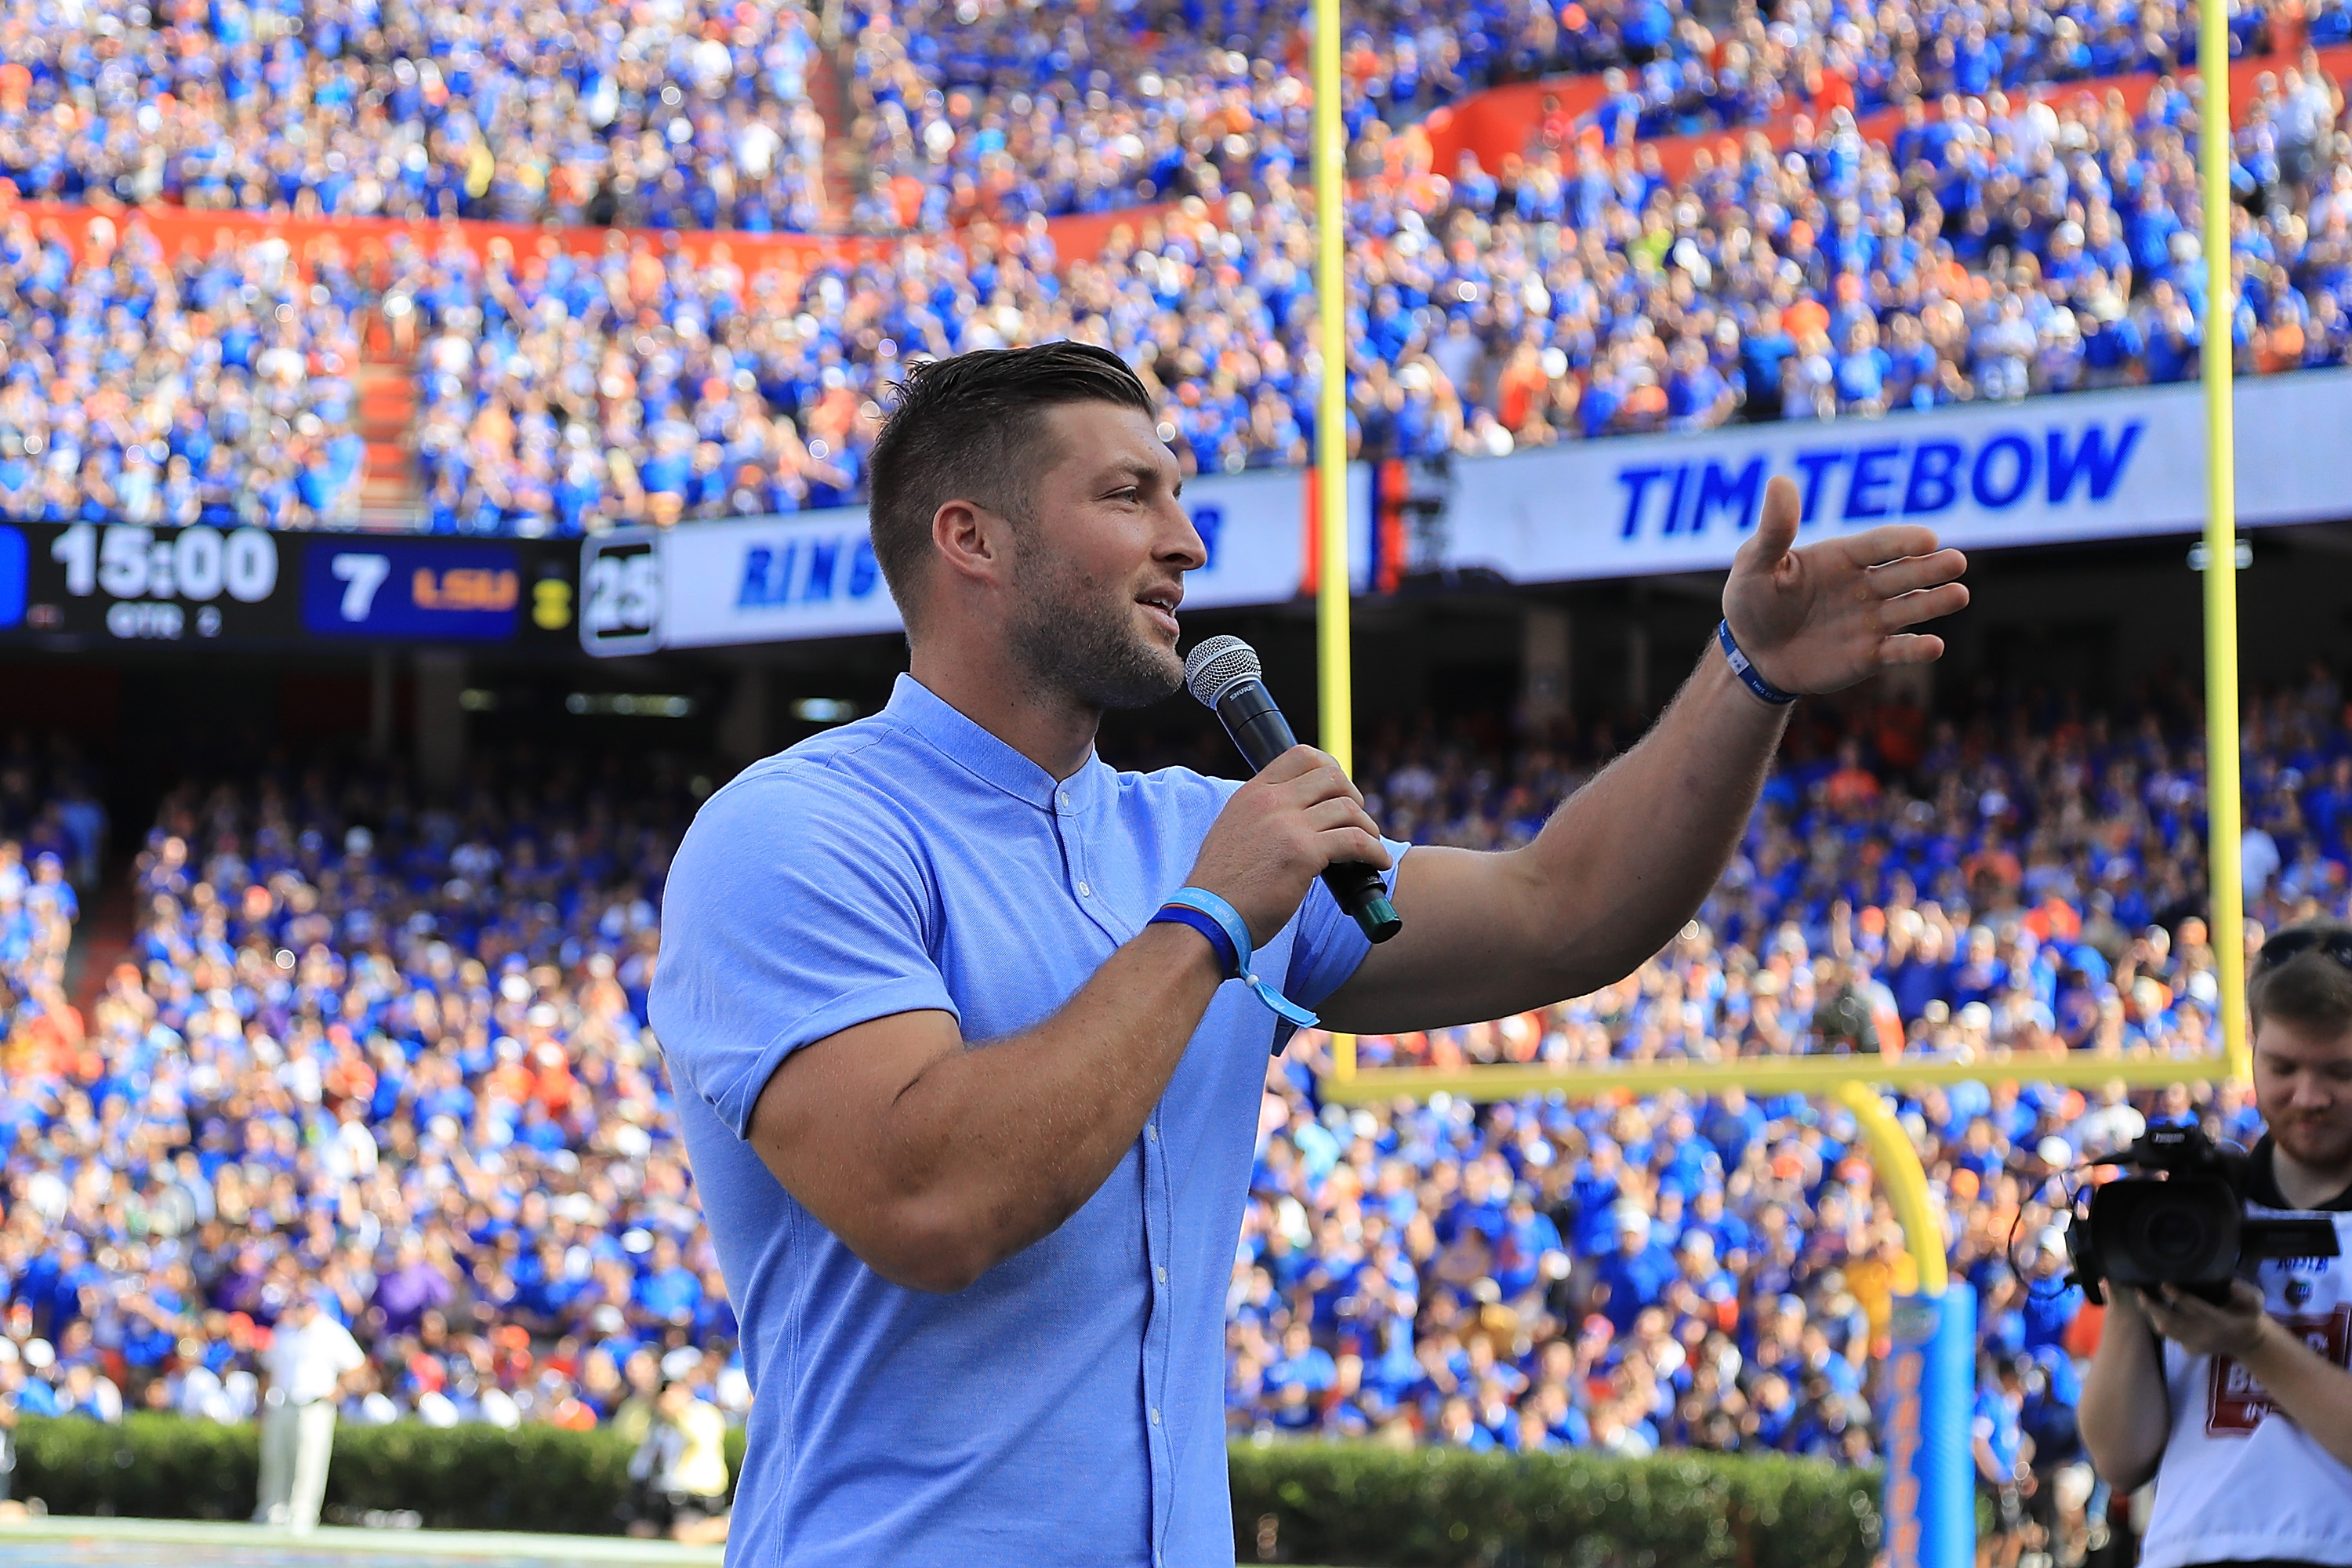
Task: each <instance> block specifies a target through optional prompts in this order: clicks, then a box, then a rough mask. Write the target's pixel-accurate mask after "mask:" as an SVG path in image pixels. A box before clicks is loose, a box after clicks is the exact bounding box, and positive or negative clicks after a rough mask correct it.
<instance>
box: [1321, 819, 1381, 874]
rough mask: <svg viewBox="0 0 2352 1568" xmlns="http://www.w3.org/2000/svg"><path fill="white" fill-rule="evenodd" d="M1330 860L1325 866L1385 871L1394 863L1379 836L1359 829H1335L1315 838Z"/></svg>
mask: <svg viewBox="0 0 2352 1568" xmlns="http://www.w3.org/2000/svg"><path fill="white" fill-rule="evenodd" d="M1316 842H1317V843H1318V844H1320V845H1321V846H1322V847H1323V848H1324V850H1325V852H1326V853H1327V854H1328V855H1329V857H1330V858H1329V859H1328V860H1326V861H1325V862H1324V864H1325V865H1327V866H1345V865H1350V864H1354V865H1360V866H1376V867H1378V868H1380V869H1381V870H1383V871H1385V870H1387V869H1388V868H1390V866H1391V865H1393V864H1394V863H1395V862H1394V861H1393V860H1391V858H1390V857H1389V847H1388V846H1387V845H1385V844H1383V843H1381V838H1380V835H1379V834H1377V833H1368V832H1366V831H1365V830H1364V829H1362V828H1360V827H1335V828H1332V829H1331V830H1330V831H1329V832H1328V833H1322V834H1318V835H1317V836H1316Z"/></svg>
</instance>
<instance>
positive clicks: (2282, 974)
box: [2246, 920, 2352, 1039]
mask: <svg viewBox="0 0 2352 1568" xmlns="http://www.w3.org/2000/svg"><path fill="white" fill-rule="evenodd" d="M2305 933H2309V934H2308V936H2306V935H2305ZM2280 945H2289V946H2293V947H2294V952H2292V953H2290V954H2288V955H2287V956H2285V957H2284V958H2279V959H2276V960H2273V959H2272V958H2271V957H2270V956H2269V954H2270V953H2271V952H2273V951H2274V950H2275V949H2276V948H2277V947H2279V946H2280ZM2263 953H2264V956H2263V958H2261V959H2258V960H2257V961H2256V962H2255V964H2254V973H2253V976H2252V979H2250V980H2249V981H2247V983H2246V1012H2247V1013H2248V1014H2249V1015H2250V1016H2252V1019H2253V1021H2254V1022H2255V1023H2256V1024H2260V1023H2261V1022H2262V1021H2263V1019H2265V1018H2276V1019H2279V1020H2280V1021H2281V1022H2283V1023H2288V1024H2293V1025H2294V1026H2296V1027H2298V1028H2302V1029H2308V1030H2309V1031H2311V1032H2312V1033H2313V1034H2315V1035H2321V1036H2326V1037H2328V1038H2331V1039H2333V1038H2335V1037H2338V1036H2341V1035H2344V1034H2346V1033H2347V1032H2352V965H2347V963H2345V958H2344V955H2345V954H2347V953H2352V922H2347V921H2329V920H2319V921H2302V922H2301V923H2299V924H2296V925H2292V926H2289V927H2287V928H2286V929H2285V930H2284V931H2280V932H2278V933H2277V934H2276V935H2275V936H2273V937H2272V938H2271V939H2270V941H2269V942H2266V943H2264V944H2263Z"/></svg>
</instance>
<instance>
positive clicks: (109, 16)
mask: <svg viewBox="0 0 2352 1568" xmlns="http://www.w3.org/2000/svg"><path fill="white" fill-rule="evenodd" d="M557 15H558V14H557V13H551V12H549V11H547V10H546V9H545V8H543V7H534V6H529V5H520V4H517V3H515V0H502V3H500V4H496V5H455V4H450V3H447V0H434V3H428V4H425V5H417V6H411V7H401V8H399V9H398V10H396V11H394V12H392V13H389V14H387V13H386V12H384V11H383V9H382V8H380V7H378V6H376V5H343V4H340V3H338V0H329V3H327V4H324V5H310V6H306V5H300V4H299V3H296V0H262V3H260V4H257V5H234V6H224V5H210V6H208V5H201V4H194V5H192V4H189V3H187V0H180V3H175V4H166V5H160V6H157V7H155V8H154V9H153V10H152V11H151V10H150V8H149V7H147V6H145V5H138V6H132V5H125V4H122V3H121V0H106V3H105V4H101V5H89V6H82V5H75V6H70V7H68V6H66V5H36V6H26V7H20V8H18V9H17V10H16V11H14V12H12V13H11V14H10V16H9V17H8V19H7V20H6V21H5V23H0V60H5V62H6V64H5V65H0V177H5V178H6V179H8V180H9V181H11V182H13V183H14V184H15V185H16V190H17V192H18V193H19V194H20V195H26V196H29V197H37V198H48V199H57V200H64V201H82V200H88V199H92V198H109V197H110V198H114V199H118V200H121V201H127V202H153V201H158V200H162V201H170V202H174V203H184V204H186V205H189V206H193V207H207V208H218V207H242V208H247V209H250V210H254V211H292V212H296V213H308V214H324V215H328V216H390V217H409V216H419V217H458V216H464V217H476V218H501V219H506V220H508V221H511V222H534V221H537V220H540V219H542V218H549V219H553V220H555V221H557V222H561V223H572V224H577V223H583V222H585V223H596V224H613V223H617V224H624V225H644V226H655V227H675V226H693V227H698V228H743V229H750V230H757V231H764V230H769V229H779V228H793V229H814V228H816V227H819V226H821V224H822V220H823V217H824V191H823V182H822V169H821V163H822V159H821V152H822V146H823V142H824V123H823V121H822V118H821V117H820V116H819V114H818V112H817V110H816V109H815V108H814V104H813V102H812V98H811V90H810V81H809V77H810V72H811V70H812V69H813V68H814V64H815V57H816V44H815V42H814V31H815V25H814V21H813V19H812V18H811V17H810V16H809V14H808V13H807V12H805V11H804V10H803V9H802V8H800V7H799V6H797V5H779V4H773V3H764V4H747V5H726V6H722V5H715V4H711V5H706V4H703V3H702V0H691V3H689V4H687V5H678V6H673V7H665V8H663V9H662V10H660V11H659V12H641V11H637V10H635V9H633V8H631V7H629V6H625V5H614V4H610V3H608V0H597V3H591V4H585V5H568V6H565V7H563V8H562V11H561V13H560V21H559V22H558V23H557V25H555V26H550V25H549V18H550V17H551V16H557Z"/></svg>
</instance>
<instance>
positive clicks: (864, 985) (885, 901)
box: [652, 795, 955, 1137]
mask: <svg viewBox="0 0 2352 1568" xmlns="http://www.w3.org/2000/svg"><path fill="white" fill-rule="evenodd" d="M717 798H723V795H722V797H717ZM751 804H752V805H753V806H754V807H755V808H757V810H756V811H744V810H737V811H735V812H733V813H732V814H730V816H722V817H719V819H717V820H714V821H712V822H710V823H709V824H708V825H706V823H705V822H704V821H702V820H701V819H698V820H697V822H696V824H695V827H694V829H693V830H692V831H690V832H689V833H688V838H687V842H686V844H685V845H684V846H683V847H681V849H680V851H679V855H678V859H677V865H676V866H675V867H674V868H673V870H672V873H671V879H670V886H669V889H668V890H667V895H666V897H665V899H664V902H663V910H662V924H663V931H662V952H661V961H660V963H659V965H658V966H657V967H656V971H655V976H654V995H653V1009H652V1011H653V1023H654V1029H655V1033H656V1037H658V1038H659V1039H660V1040H661V1043H662V1048H663V1050H664V1052H665V1053H666V1054H667V1057H668V1058H669V1062H670V1065H671V1067H672V1068H673V1070H674V1072H675V1073H676V1074H677V1076H678V1077H680V1078H681V1079H683V1080H684V1084H683V1086H682V1087H685V1088H688V1089H690V1090H691V1092H693V1093H695V1094H698V1095H699V1096H700V1097H701V1098H702V1100H705V1101H706V1102H707V1103H708V1104H709V1106H710V1107H711V1109H712V1110H715V1111H717V1112H718V1113H719V1118H720V1120H721V1121H724V1122H725V1123H726V1124H727V1126H728V1127H729V1128H730V1130H731V1131H734V1132H735V1133H736V1135H737V1136H739V1137H743V1136H748V1135H749V1131H750V1128H751V1117H752V1110H753V1106H754V1102H755V1101H756V1100H758V1099H759V1098H760V1096H761V1092H762V1090H763V1089H765V1088H766V1086H767V1084H768V1082H769V1081H770V1079H772V1078H773V1077H774V1076H775V1073H776V1071H777V1069H778V1068H779V1067H780V1066H781V1065H782V1063H783V1062H784V1061H785V1060H786V1059H787V1058H790V1057H792V1056H793V1054H794V1053H796V1052H798V1051H802V1050H805V1049H807V1048H809V1047H811V1046H813V1045H814V1044H816V1043H817V1042H819V1041H823V1040H825V1039H827V1038H830V1037H833V1036H835V1035H838V1034H841V1033H843V1032H844V1031H845V1030H849V1029H851V1028H854V1027H856V1026H859V1025H862V1024H866V1023H868V1022H870V1021H873V1020H877V1019H882V1018H887V1017H889V1016H894V1015H899V1014H908V1013H917V1012H923V1011H944V1012H946V1013H948V1014H950V1016H952V1015H953V1014H954V1012H955V1003H954V1001H953V999H952V998H950V996H949V994H948V990H947V983H946V980H945V978H944V977H943V976H942V975H941V974H940V969H939V965H938V963H936V961H935V960H934V959H933V957H932V955H931V952H930V951H929V926H930V923H931V910H930V895H929V888H928V885H927V882H926V879H925V877H924V874H923V870H922V867H921V864H920V862H919V857H918V856H917V855H916V854H915V853H913V852H912V851H911V850H910V849H909V848H908V847H907V846H905V845H902V844H899V843H898V842H895V841H894V840H893V838H892V837H891V836H890V835H889V834H888V833H887V832H877V831H876V826H877V825H875V824H871V823H862V822H859V821H856V820H855V819H854V818H852V817H848V816H845V814H842V813H839V812H837V811H833V810H827V809H822V807H823V806H824V805H827V804H829V803H822V802H821V803H819V807H820V808H819V809H810V808H809V806H808V805H807V803H805V802H803V801H801V800H798V799H794V798H792V797H790V796H786V797H785V798H784V799H783V800H782V801H780V802H776V803H773V804H770V803H766V802H761V801H758V800H756V799H755V800H754V801H753V802H752V803H751ZM707 810H708V808H706V811H707ZM706 826H709V828H710V830H711V831H710V832H709V834H708V835H706V834H705V833H704V829H705V827H706Z"/></svg>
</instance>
